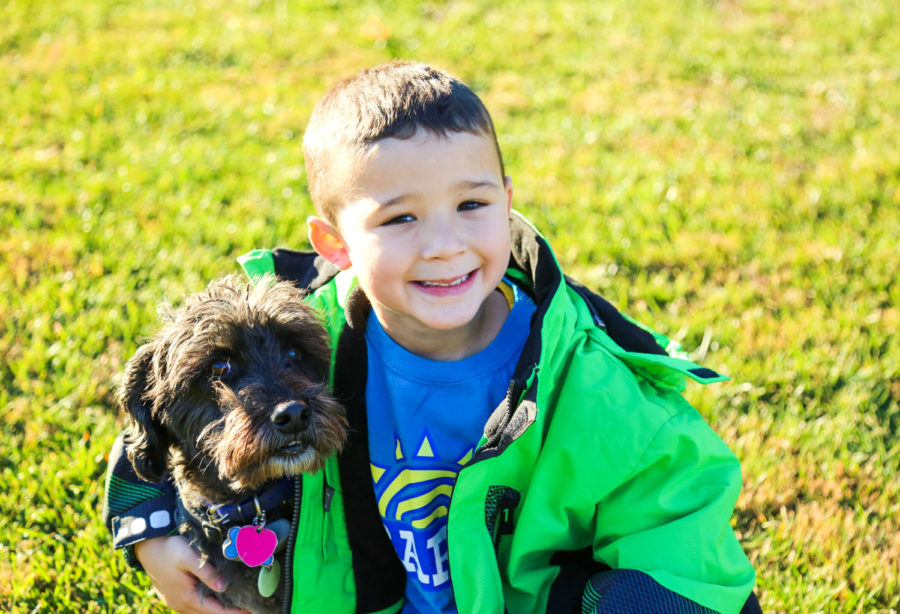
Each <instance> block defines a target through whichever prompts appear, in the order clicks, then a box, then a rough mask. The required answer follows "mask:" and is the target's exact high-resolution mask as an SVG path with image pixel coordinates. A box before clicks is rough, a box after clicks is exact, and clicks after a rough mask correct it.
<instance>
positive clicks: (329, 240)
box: [306, 216, 352, 271]
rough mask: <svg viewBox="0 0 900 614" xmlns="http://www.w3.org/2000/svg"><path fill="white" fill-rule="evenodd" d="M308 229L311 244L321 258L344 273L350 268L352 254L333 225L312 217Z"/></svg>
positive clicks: (307, 225) (307, 221)
mask: <svg viewBox="0 0 900 614" xmlns="http://www.w3.org/2000/svg"><path fill="white" fill-rule="evenodd" d="M306 229H307V231H308V232H309V242H310V243H312V246H313V249H314V250H316V252H318V254H319V255H320V256H322V257H323V258H324V259H325V260H327V261H328V262H330V263H331V264H333V265H335V266H336V267H337V268H339V269H341V270H342V271H343V270H345V269H349V268H350V265H351V264H352V263H351V262H350V252H349V251H348V250H347V246H346V244H345V243H344V240H343V239H342V238H341V235H340V233H338V231H337V230H336V229H335V228H334V227H333V226H332V225H331V224H329V223H328V222H326V221H325V220H323V219H321V218H318V217H315V216H311V217H309V218H307V220H306Z"/></svg>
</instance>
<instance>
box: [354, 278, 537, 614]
mask: <svg viewBox="0 0 900 614" xmlns="http://www.w3.org/2000/svg"><path fill="white" fill-rule="evenodd" d="M509 288H512V289H513V290H512V292H504V294H506V295H507V298H510V297H511V296H512V298H513V300H514V302H513V305H512V309H511V310H510V313H509V315H508V316H507V318H506V321H505V322H504V324H503V327H502V328H501V329H500V332H499V333H497V336H496V337H495V338H494V340H493V341H492V342H491V343H490V345H488V346H487V347H486V348H485V349H483V350H482V351H480V352H478V353H477V354H475V355H473V356H469V357H468V358H464V359H462V360H458V361H452V362H442V361H436V360H429V359H427V358H422V357H421V356H416V355H415V354H413V353H411V352H409V351H407V350H406V349H404V348H403V347H401V346H400V345H399V344H398V343H397V342H395V341H394V340H393V339H391V338H390V337H389V336H388V335H387V333H386V332H385V331H384V329H383V328H382V327H381V324H380V323H379V322H378V319H377V318H376V317H375V315H374V313H373V314H371V315H370V316H369V320H368V323H367V326H366V341H367V342H368V343H367V345H368V376H367V381H366V407H367V412H368V426H369V460H370V463H371V465H370V466H371V470H372V482H373V483H374V485H375V497H376V499H377V501H378V510H379V512H380V513H381V518H382V521H383V522H384V526H385V529H386V530H387V532H388V535H389V536H390V538H391V542H392V543H393V544H394V548H395V549H396V551H397V555H398V556H399V557H400V560H401V561H402V562H403V565H404V566H405V567H406V570H407V583H406V605H405V607H404V609H403V613H404V614H413V613H425V612H441V613H448V612H452V613H455V612H456V604H455V602H454V600H453V590H452V588H451V585H450V570H449V561H448V554H447V511H448V508H449V505H450V496H451V493H452V492H453V485H454V483H455V482H456V474H457V473H458V472H459V470H460V468H461V467H463V466H464V465H465V464H466V463H467V462H468V461H469V459H471V457H472V453H473V452H474V451H475V447H476V446H477V445H478V442H479V441H480V440H481V435H482V432H483V430H484V424H485V422H486V421H487V419H488V417H489V416H490V415H491V413H492V412H493V410H494V409H495V408H496V407H497V406H498V405H499V404H500V403H501V402H502V401H503V400H504V398H505V396H506V389H507V387H508V386H509V381H510V379H511V378H512V374H513V370H514V369H515V366H516V362H517V361H518V359H519V355H520V354H521V352H522V347H523V346H524V344H525V339H526V337H527V336H528V331H529V321H530V318H531V314H532V313H534V309H535V307H534V303H533V302H532V301H531V299H530V298H528V297H527V296H526V295H525V294H523V293H522V292H521V291H520V290H519V289H518V288H516V287H515V286H514V285H512V284H510V285H509V286H508V287H506V288H504V290H508V289H509ZM511 302H512V301H511Z"/></svg>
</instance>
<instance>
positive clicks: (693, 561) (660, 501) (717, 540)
mask: <svg viewBox="0 0 900 614" xmlns="http://www.w3.org/2000/svg"><path fill="white" fill-rule="evenodd" d="M740 487H741V473H740V465H739V464H738V461H737V459H736V458H735V456H734V454H733V453H732V452H731V451H730V450H729V449H728V447H727V446H726V445H725V443H724V442H723V441H722V440H721V439H720V438H719V437H718V435H716V434H715V433H714V432H713V431H712V429H711V428H710V427H709V426H708V425H707V424H706V423H705V422H704V421H703V419H702V418H701V417H700V416H699V415H698V414H697V413H696V412H693V411H689V412H682V413H679V414H676V415H675V416H673V417H672V418H671V419H670V420H669V421H668V422H667V423H666V424H665V425H663V427H662V428H661V429H660V430H659V432H658V433H657V434H656V436H655V437H654V438H653V440H652V441H651V443H650V445H649V446H648V447H647V449H646V451H645V452H644V454H643V455H642V457H641V458H640V459H639V461H638V462H637V464H636V466H635V467H634V470H633V471H631V472H630V475H629V478H628V480H627V481H626V483H624V484H621V485H620V486H619V487H618V488H616V489H615V490H613V491H612V492H611V493H609V494H608V495H607V496H606V497H604V498H603V500H602V501H600V503H599V504H598V506H597V515H596V534H595V540H594V558H595V559H596V560H598V561H602V562H603V563H606V564H607V565H609V566H610V567H611V568H612V569H610V570H608V571H604V572H601V573H598V574H596V575H595V576H593V577H592V578H591V580H590V582H588V585H587V587H586V590H585V593H584V595H583V598H582V606H583V607H582V612H591V613H596V614H606V613H614V612H615V613H625V612H637V611H641V612H673V611H677V612H685V613H696V614H709V613H712V612H720V613H722V614H737V612H739V611H741V609H742V607H743V606H744V605H745V602H746V603H747V604H748V605H750V602H747V599H748V595H749V594H750V593H751V590H752V588H753V584H754V581H755V573H754V571H753V567H752V565H751V564H750V562H749V561H748V560H747V557H746V555H745V554H744V552H743V550H742V549H741V546H740V544H739V543H738V541H737V539H736V537H735V535H734V531H733V529H732V527H731V522H730V520H731V515H732V512H733V509H734V504H735V502H736V500H737V496H738V493H739V491H740ZM637 570H640V571H637ZM751 602H752V604H755V603H756V602H755V598H754V599H751ZM638 604H640V605H638ZM744 611H746V612H753V611H758V606H756V610H753V609H747V610H744Z"/></svg>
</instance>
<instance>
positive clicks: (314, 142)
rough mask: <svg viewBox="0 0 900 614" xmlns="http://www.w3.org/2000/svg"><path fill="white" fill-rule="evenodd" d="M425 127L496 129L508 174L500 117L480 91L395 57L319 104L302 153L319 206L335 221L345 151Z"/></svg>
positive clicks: (440, 131)
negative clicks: (337, 176)
mask: <svg viewBox="0 0 900 614" xmlns="http://www.w3.org/2000/svg"><path fill="white" fill-rule="evenodd" d="M419 128H422V129H425V130H427V131H429V132H431V133H433V134H436V135H440V136H445V135H447V133H450V132H469V133H472V134H478V135H484V136H490V138H491V139H492V140H493V142H494V146H495V147H496V149H497V158H498V160H499V162H500V173H501V180H502V179H503V176H504V175H505V169H504V166H503V156H502V155H501V154H500V145H499V143H498V142H497V134H496V133H495V131H494V124H493V122H492V121H491V116H490V114H489V113H488V111H487V108H485V106H484V103H482V102H481V100H480V99H479V98H478V96H477V95H475V92H473V91H472V90H471V89H470V88H469V87H468V86H467V85H466V84H465V83H463V82H462V81H460V80H459V79H457V78H456V77H454V76H452V75H450V74H448V73H446V72H444V71H442V70H439V69H436V68H433V67H431V66H428V65H426V64H419V63H413V62H404V61H394V62H390V63H388V64H382V65H381V66H376V67H374V68H369V69H367V70H363V71H362V72H359V73H357V74H356V75H354V76H352V77H350V78H349V79H346V80H344V81H342V82H341V83H339V84H338V85H336V86H335V87H333V88H332V89H331V90H329V91H328V92H327V93H326V94H325V96H323V97H322V99H321V100H320V101H319V102H318V104H316V106H315V108H314V109H313V112H312V115H311V116H310V119H309V124H308V125H307V127H306V133H305V135H304V137H303V155H304V158H305V161H306V176H307V180H308V181H309V189H310V194H311V196H312V200H313V204H315V206H316V210H317V211H318V213H319V214H320V215H321V216H322V217H324V218H325V219H326V220H327V221H328V222H330V223H334V222H335V218H336V213H337V210H338V207H339V206H340V204H341V196H342V195H341V194H339V193H338V189H339V182H336V181H335V180H334V178H333V177H330V176H329V170H330V169H331V168H332V167H333V166H334V165H335V164H336V163H337V162H338V156H342V155H349V156H358V155H360V154H361V153H362V152H363V151H364V150H365V149H367V148H368V147H369V146H370V145H372V144H373V143H375V142H377V141H380V140H382V139H386V138H397V139H408V138H410V137H412V136H413V135H414V134H415V133H416V131H417V130H418V129H419Z"/></svg>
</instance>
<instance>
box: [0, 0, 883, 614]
mask: <svg viewBox="0 0 900 614" xmlns="http://www.w3.org/2000/svg"><path fill="white" fill-rule="evenodd" d="M896 13H897V11H896V7H895V6H894V5H893V4H892V3H890V2H887V1H884V0H880V1H871V2H865V1H864V2H840V1H837V0H825V1H820V2H812V3H810V2H799V1H796V0H789V1H788V2H777V3H776V2H769V1H763V0H760V1H757V2H750V1H747V2H740V1H722V2H694V1H687V0H685V1H680V2H673V3H658V2H627V3H626V2H602V3H601V2H587V1H572V2H565V1H562V2H554V3H544V2H537V1H523V2H508V3H489V2H480V1H478V2H451V3H448V2H424V3H423V2H412V1H406V0H401V1H397V2H392V3H388V4H385V3H342V2H304V1H296V2H287V1H283V0H278V1H273V2H264V1H249V2H247V1H242V2H224V1H220V0H204V1H203V2H194V1H188V0H185V1H181V2H178V1H175V0H172V1H163V0H156V1H145V2H118V1H114V0H106V1H104V0H93V1H90V2H82V1H76V0H68V1H67V0H61V1H59V2H45V3H39V2H27V1H25V0H12V1H10V2H6V3H3V4H2V6H0V83H2V86H0V355H2V356H3V360H2V361H0V407H2V408H3V409H2V410H0V417H2V428H3V438H2V441H0V488H2V490H3V491H4V493H5V496H4V497H2V498H0V608H2V609H3V610H4V611H12V612H112V611H115V612H148V611H153V610H156V609H158V607H159V606H158V605H157V601H156V599H155V598H154V597H153V596H151V595H149V594H148V587H149V584H148V583H147V581H146V578H145V577H143V576H142V575H139V574H135V573H134V572H132V571H130V570H128V569H127V567H126V566H125V565H124V562H123V561H122V559H121V557H120V556H118V555H117V554H115V553H113V552H112V551H111V548H110V546H109V539H108V536H107V534H106V532H105V530H104V529H103V527H102V526H101V525H100V522H99V512H100V504H101V500H102V493H101V488H102V478H103V474H104V471H105V454H106V452H107V450H108V449H109V446H110V444H111V443H112V440H113V438H114V437H115V434H116V433H117V432H118V430H119V428H120V427H121V420H120V419H119V418H118V417H117V415H116V413H115V409H114V399H113V390H114V386H115V378H116V376H117V373H119V371H120V370H121V368H122V365H123V364H124V361H125V360H126V359H127V358H128V357H129V356H130V355H131V353H132V352H133V351H134V349H135V347H136V346H137V344H139V343H140V342H141V339H142V338H144V337H145V336H146V335H148V334H149V333H150V332H151V331H152V330H153V327H154V318H155V315H154V311H155V305H156V304H157V303H158V302H160V301H161V300H163V299H168V300H177V299H178V298H179V297H180V296H182V295H183V294H185V293H187V292H191V291H195V290H198V289H199V288H201V287H202V286H204V285H205V283H206V282H207V281H208V280H209V279H211V278H212V277H215V276H217V275H220V274H222V273H225V272H232V271H234V270H236V269H235V265H234V258H235V256H237V255H238V254H240V253H243V252H245V251H247V250H249V249H251V248H253V247H260V246H276V245H289V246H294V247H303V246H305V245H306V239H305V232H304V228H303V224H304V220H305V219H306V216H307V215H309V214H310V213H311V211H312V208H311V205H310V202H309V198H308V194H307V192H306V190H305V175H304V171H303V164H302V156H301V152H300V139H301V136H302V132H303V128H304V125H305V121H306V118H307V116H308V113H309V110H310V109H311V107H312V105H313V104H314V103H315V101H316V99H317V98H318V97H319V96H320V95H321V94H322V93H323V92H324V91H325V90H326V89H327V87H328V86H329V85H331V84H333V83H334V82H335V81H336V80H337V79H339V78H341V77H343V76H346V75H348V74H351V73H353V72H355V71H356V70H358V69H360V68H362V67H365V66H369V65H372V64H376V63H380V62H382V61H385V60H387V59H390V58H392V57H405V58H414V59H421V60H425V61H429V62H434V63H436V64H438V65H440V66H442V67H445V68H447V69H449V70H451V71H452V72H454V73H456V74H458V75H459V76H461V77H462V78H463V79H465V80H466V81H467V82H469V83H471V84H472V85H473V86H474V87H475V88H476V89H477V90H478V92H479V93H480V94H481V95H482V96H483V98H484V99H485V101H486V103H487V104H488V106H489V108H490V109H491V111H492V113H493V115H494V119H495V123H496V125H497V128H498V131H499V133H500V141H501V145H502V147H503V150H504V154H505V158H506V164H507V168H508V171H509V173H510V174H511V175H512V176H513V180H514V186H515V206H516V207H517V208H518V209H519V210H521V211H523V212H524V213H525V214H526V215H527V216H529V217H530V218H531V219H532V220H533V221H534V222H535V223H536V225H537V226H538V227H539V228H540V229H542V231H543V232H544V233H545V234H546V235H547V236H548V237H549V238H550V239H551V241H552V243H553V244H554V246H555V249H556V251H557V254H558V256H559V258H560V260H561V262H562V263H563V265H564V266H565V268H566V269H567V271H568V272H570V273H571V274H572V275H573V276H575V277H578V278H580V279H582V280H583V281H585V282H586V283H588V284H589V285H590V286H592V287H595V288H598V289H600V290H601V291H602V292H603V293H604V294H605V295H606V296H607V297H608V298H609V299H610V300H612V301H613V302H615V303H616V304H617V305H619V306H620V307H621V308H622V309H625V310H627V311H628V312H629V313H631V314H632V315H634V316H635V317H637V318H639V319H641V320H643V321H645V322H647V323H649V324H651V325H653V326H655V327H657V328H659V329H660V330H662V331H664V332H666V333H667V334H669V335H671V336H673V337H675V338H676V339H678V340H680V341H681V342H682V343H684V345H685V346H686V347H687V348H688V349H689V350H690V351H691V352H693V354H694V356H695V357H696V358H697V360H699V361H701V362H703V363H704V364H707V365H709V366H710V367H712V368H715V369H718V370H721V371H723V372H725V373H728V374H729V375H730V376H731V377H732V380H731V381H730V382H728V383H725V384H719V385H716V386H713V387H710V388H707V389H700V388H698V387H689V389H688V395H689V398H690V399H691V401H692V402H693V403H694V404H695V405H696V406H697V407H698V409H699V410H700V411H701V412H702V413H703V415H704V416H705V417H706V418H707V419H708V420H709V421H710V422H711V423H712V424H713V426H714V427H715V428H716V429H717V430H718V432H720V433H721V434H722V436H723V437H724V438H725V439H726V441H727V442H728V443H729V445H731V447H732V448H733V449H734V450H735V451H736V452H737V454H738V455H739V456H740V458H741V459H742V463H743V467H744V476H745V489H744V492H743V494H742V496H741V498H740V500H739V502H738V509H737V512H736V514H735V529H736V531H737V532H738V533H739V534H740V536H741V538H742V541H743V544H744V546H745V548H746V550H747V552H748V554H749V555H750V557H751V558H752V560H753V561H754V563H755V565H756V568H757V570H758V574H759V581H758V588H757V590H758V593H759V594H760V596H761V599H762V602H763V606H764V609H765V610H766V611H771V612H779V611H783V612H848V613H849V612H896V611H897V610H898V609H900V584H898V578H900V563H898V561H900V537H898V536H900V509H898V501H900V476H898V467H900V439H898V437H897V433H898V426H900V409H898V400H900V376H898V373H900V343H898V330H900V312H898V303H900V289H898V286H897V284H896V278H897V271H898V267H897V261H898V259H897V237H898V236H900V214H898V211H900V207H898V205H900V148H898V146H897V143H898V141H900V130H898V118H900V84H898V78H900V68H898V63H897V58H898V57H900V37H898V36H897V32H898V31H900V28H898V20H897V17H896Z"/></svg>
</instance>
